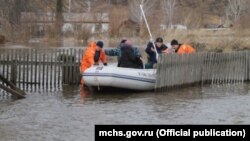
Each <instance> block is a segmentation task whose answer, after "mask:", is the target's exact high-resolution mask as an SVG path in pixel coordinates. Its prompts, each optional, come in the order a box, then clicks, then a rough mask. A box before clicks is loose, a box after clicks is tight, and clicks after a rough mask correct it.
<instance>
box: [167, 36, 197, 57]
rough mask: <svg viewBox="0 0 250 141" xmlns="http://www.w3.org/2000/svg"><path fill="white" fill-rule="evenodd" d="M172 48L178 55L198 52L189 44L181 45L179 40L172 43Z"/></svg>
mask: <svg viewBox="0 0 250 141" xmlns="http://www.w3.org/2000/svg"><path fill="white" fill-rule="evenodd" d="M171 46H172V48H173V49H174V50H175V52H176V53H178V54H186V53H195V52H196V50H195V49H194V48H193V47H192V46H191V45H188V44H179V43H178V41H177V40H175V39H174V40H172V41H171Z"/></svg>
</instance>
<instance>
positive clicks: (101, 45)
mask: <svg viewBox="0 0 250 141" xmlns="http://www.w3.org/2000/svg"><path fill="white" fill-rule="evenodd" d="M96 45H97V46H99V47H100V48H103V45H104V43H103V42H102V41H98V42H97V43H96Z"/></svg>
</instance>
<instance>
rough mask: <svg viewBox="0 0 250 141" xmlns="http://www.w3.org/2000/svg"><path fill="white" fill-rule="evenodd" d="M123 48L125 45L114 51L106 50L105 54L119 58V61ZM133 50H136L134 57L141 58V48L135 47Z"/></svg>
mask: <svg viewBox="0 0 250 141" xmlns="http://www.w3.org/2000/svg"><path fill="white" fill-rule="evenodd" d="M121 46H123V44H120V45H119V46H118V47H117V48H114V49H105V54H106V55H108V56H117V61H119V60H120V58H121ZM133 50H134V55H135V56H137V57H139V58H140V57H141V53H140V50H139V48H137V47H133Z"/></svg>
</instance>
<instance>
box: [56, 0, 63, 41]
mask: <svg viewBox="0 0 250 141" xmlns="http://www.w3.org/2000/svg"><path fill="white" fill-rule="evenodd" d="M62 26H63V1H62V0H57V2H56V20H55V28H54V29H55V37H56V39H61V37H62Z"/></svg>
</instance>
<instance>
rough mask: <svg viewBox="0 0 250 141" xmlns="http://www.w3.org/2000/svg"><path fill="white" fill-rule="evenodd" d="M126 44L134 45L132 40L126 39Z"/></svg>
mask: <svg viewBox="0 0 250 141" xmlns="http://www.w3.org/2000/svg"><path fill="white" fill-rule="evenodd" d="M125 44H126V45H128V46H132V44H133V42H132V41H131V40H126V41H125Z"/></svg>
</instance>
